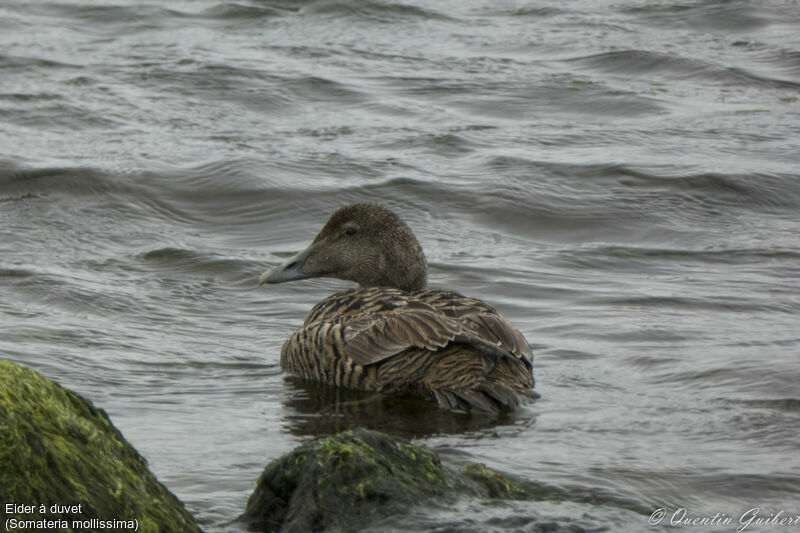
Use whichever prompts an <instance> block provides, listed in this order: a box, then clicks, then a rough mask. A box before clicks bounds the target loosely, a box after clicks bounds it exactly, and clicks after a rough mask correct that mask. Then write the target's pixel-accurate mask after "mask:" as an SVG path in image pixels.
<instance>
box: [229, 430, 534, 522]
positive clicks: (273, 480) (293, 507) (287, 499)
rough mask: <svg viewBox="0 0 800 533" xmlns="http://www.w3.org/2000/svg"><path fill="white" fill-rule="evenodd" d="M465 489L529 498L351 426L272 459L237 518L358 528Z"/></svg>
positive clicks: (471, 468)
mask: <svg viewBox="0 0 800 533" xmlns="http://www.w3.org/2000/svg"><path fill="white" fill-rule="evenodd" d="M463 495H466V496H473V497H476V496H477V497H482V498H505V499H525V498H527V497H528V493H527V492H526V490H525V489H523V488H521V487H519V486H517V485H516V484H515V483H514V482H513V481H511V480H510V479H508V478H507V477H506V476H504V475H503V474H500V473H499V472H495V471H494V470H491V469H489V468H486V467H485V466H482V465H477V464H474V463H467V464H466V465H464V466H463V467H462V469H461V470H458V469H452V468H448V467H445V466H443V465H442V463H441V461H440V459H439V457H438V456H437V455H436V454H435V453H433V452H431V451H429V450H426V449H425V448H421V447H419V446H415V445H413V444H411V443H409V442H408V441H406V440H403V439H400V438H395V437H391V436H389V435H385V434H383V433H379V432H376V431H369V430H366V429H356V430H352V431H345V432H342V433H338V434H336V435H333V436H328V437H319V438H316V439H314V440H312V441H310V442H308V443H306V444H303V445H301V446H299V447H297V448H296V449H295V450H294V451H292V452H290V453H289V454H287V455H285V456H283V457H282V458H280V459H276V460H274V461H272V462H271V463H270V464H269V465H268V466H267V467H266V469H265V470H264V472H263V473H262V474H261V477H260V478H259V480H258V483H257V487H256V490H255V492H254V493H253V494H252V495H251V496H250V498H249V499H248V501H247V508H246V510H245V513H244V514H243V515H242V516H241V517H240V521H243V522H245V523H246V524H247V525H248V527H249V528H250V530H252V531H279V530H280V531H283V532H290V533H293V532H310V531H326V530H333V531H356V530H358V529H361V528H363V527H365V526H367V525H369V524H370V523H373V522H375V521H377V520H380V519H382V518H385V517H387V516H390V515H393V514H397V513H403V512H407V511H408V509H409V508H410V507H412V506H414V505H417V504H420V503H425V504H426V505H437V504H446V503H447V502H448V501H452V500H453V499H454V498H456V497H458V496H463Z"/></svg>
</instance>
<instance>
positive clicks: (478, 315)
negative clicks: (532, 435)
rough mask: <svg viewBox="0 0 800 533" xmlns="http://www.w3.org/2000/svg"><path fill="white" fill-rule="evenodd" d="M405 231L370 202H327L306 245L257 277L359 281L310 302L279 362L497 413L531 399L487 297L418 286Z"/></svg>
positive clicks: (513, 336) (415, 256)
mask: <svg viewBox="0 0 800 533" xmlns="http://www.w3.org/2000/svg"><path fill="white" fill-rule="evenodd" d="M426 270H427V262H426V261H425V256H424V255H423V253H422V248H421V247H420V245H419V243H418V242H417V239H416V238H415V237H414V234H413V233H411V230H410V229H409V227H408V226H407V225H406V224H405V223H404V222H403V221H402V220H400V218H399V217H397V216H396V215H395V214H394V213H392V212H390V211H389V210H387V209H386V208H384V207H382V206H380V205H377V204H372V203H360V204H355V205H350V206H347V207H343V208H341V209H339V210H338V211H336V212H335V213H334V214H333V215H332V216H331V218H330V220H328V223H327V224H325V227H323V228H322V231H320V232H319V234H318V235H317V236H316V237H315V238H314V240H313V241H312V243H311V245H309V247H308V248H306V249H305V250H303V251H302V252H300V253H298V254H297V255H295V256H293V257H290V258H289V259H287V260H286V262H284V263H283V264H282V265H280V266H277V267H275V268H272V269H270V270H267V271H266V272H264V273H263V274H262V275H261V278H260V279H259V285H263V284H264V283H283V282H286V281H294V280H298V279H305V278H313V277H331V278H339V279H344V280H350V281H354V282H356V283H358V285H359V287H358V288H357V289H350V290H346V291H343V292H339V293H336V294H334V295H332V296H329V297H328V298H325V299H324V300H322V301H321V302H320V303H318V304H317V305H316V306H314V308H313V309H312V310H311V312H310V313H309V314H308V316H307V317H306V320H305V322H304V323H303V326H302V327H301V328H300V329H298V330H297V331H295V332H294V333H293V334H292V335H291V336H290V337H289V339H288V340H287V341H286V342H285V343H284V345H283V347H282V348H281V367H282V368H283V369H284V370H286V371H287V372H290V373H292V374H296V375H299V376H301V377H303V378H306V379H310V380H316V381H322V382H324V383H328V384H330V385H335V386H340V387H349V388H354V389H362V390H373V391H380V392H382V393H389V394H411V395H416V396H422V397H424V398H428V399H433V400H436V401H437V402H438V403H439V405H440V406H442V407H445V408H452V409H466V408H469V407H476V408H479V409H484V410H487V411H493V412H496V411H498V410H502V409H512V410H513V409H515V408H517V407H518V406H519V405H520V404H521V403H523V402H524V401H526V400H528V399H531V398H537V397H538V394H536V393H535V392H534V391H533V390H532V389H533V355H532V354H531V349H530V346H529V345H528V343H527V342H526V341H525V338H524V337H523V336H522V334H521V333H520V332H519V331H518V330H517V329H516V328H515V327H513V326H511V325H510V324H508V323H507V322H506V321H505V320H504V319H503V317H502V316H501V315H500V314H499V313H498V312H497V311H495V310H494V309H493V308H492V307H490V306H489V305H488V304H486V303H484V302H482V301H480V300H475V299H473V298H468V297H466V296H462V295H460V294H458V293H456V292H453V291H448V290H437V289H426V288H425V284H426Z"/></svg>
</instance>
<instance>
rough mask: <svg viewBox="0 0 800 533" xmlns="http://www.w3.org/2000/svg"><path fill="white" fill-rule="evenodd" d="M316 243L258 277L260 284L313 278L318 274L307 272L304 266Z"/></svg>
mask: <svg viewBox="0 0 800 533" xmlns="http://www.w3.org/2000/svg"><path fill="white" fill-rule="evenodd" d="M313 247H314V245H313V244H312V245H311V246H309V247H308V248H306V249H305V250H303V251H302V252H299V253H297V254H295V255H293V256H292V257H290V258H289V259H287V260H286V261H284V262H283V264H282V265H279V266H276V267H275V268H270V269H269V270H267V271H266V272H264V273H263V274H261V277H260V278H258V284H259V285H264V284H265V283H285V282H287V281H295V280H298V279H306V278H313V277H315V276H317V275H318V274H315V273H314V272H305V271H303V267H304V266H305V264H306V261H307V260H308V257H309V256H310V255H311V253H312V251H313Z"/></svg>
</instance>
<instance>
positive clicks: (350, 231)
mask: <svg viewBox="0 0 800 533" xmlns="http://www.w3.org/2000/svg"><path fill="white" fill-rule="evenodd" d="M356 233H358V230H357V229H356V228H347V229H346V230H344V234H345V235H355V234H356Z"/></svg>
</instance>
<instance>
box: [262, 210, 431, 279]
mask: <svg viewBox="0 0 800 533" xmlns="http://www.w3.org/2000/svg"><path fill="white" fill-rule="evenodd" d="M316 277H327V278H338V279H344V280H349V281H354V282H356V283H358V285H359V286H361V287H392V288H395V289H400V290H404V291H416V290H421V289H424V288H425V283H426V277H427V262H426V261H425V255H424V254H423V253H422V247H421V246H420V245H419V242H417V239H416V237H414V234H413V233H412V232H411V229H409V227H408V226H407V225H406V224H405V222H403V221H402V220H400V218H399V217H398V216H397V215H395V214H394V213H392V212H391V211H389V210H388V209H386V208H385V207H383V206H380V205H378V204H373V203H360V204H353V205H349V206H347V207H343V208H341V209H339V210H338V211H336V212H335V213H334V214H333V215H331V218H330V219H329V220H328V222H327V223H326V224H325V226H324V227H323V228H322V230H321V231H320V232H319V234H318V235H317V236H316V237H315V238H314V240H313V241H312V242H311V244H310V245H309V246H308V248H306V249H305V250H303V251H302V252H299V253H297V254H295V255H294V256H292V257H290V258H289V259H287V260H286V261H285V262H284V263H283V264H282V265H280V266H277V267H275V268H271V269H270V270H267V271H266V272H264V273H263V274H262V275H261V277H260V278H259V281H258V284H259V285H263V284H265V283H283V282H286V281H294V280H298V279H306V278H316Z"/></svg>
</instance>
